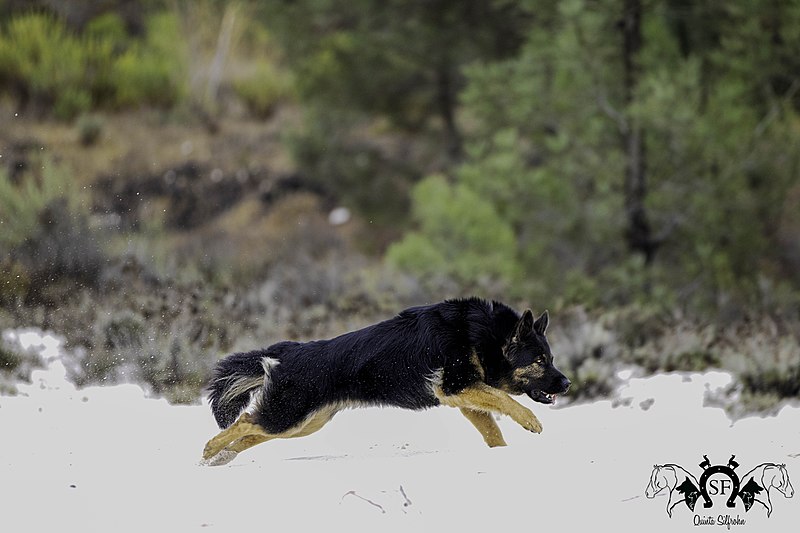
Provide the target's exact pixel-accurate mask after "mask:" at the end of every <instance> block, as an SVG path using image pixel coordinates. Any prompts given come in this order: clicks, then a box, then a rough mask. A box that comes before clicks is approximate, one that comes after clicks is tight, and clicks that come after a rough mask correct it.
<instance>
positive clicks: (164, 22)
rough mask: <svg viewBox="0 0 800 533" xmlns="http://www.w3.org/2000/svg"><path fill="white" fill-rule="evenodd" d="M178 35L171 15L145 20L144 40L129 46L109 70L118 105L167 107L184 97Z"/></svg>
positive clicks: (178, 30)
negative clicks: (146, 21) (113, 82)
mask: <svg viewBox="0 0 800 533" xmlns="http://www.w3.org/2000/svg"><path fill="white" fill-rule="evenodd" d="M178 35H180V25H179V23H178V19H177V18H176V17H175V16H174V15H172V14H168V13H162V14H158V15H153V16H152V17H151V18H150V19H149V20H148V23H147V35H146V38H145V40H144V41H143V42H136V43H134V44H133V45H132V46H130V47H129V48H128V49H127V50H126V51H125V52H124V53H123V54H122V55H120V57H119V58H118V59H117V60H116V61H115V63H114V65H113V67H112V75H113V78H114V80H115V84H116V94H115V103H116V104H117V105H119V106H123V107H124V106H130V105H138V104H149V105H154V106H161V107H169V106H172V105H174V104H176V103H177V102H178V101H179V100H180V99H181V98H182V97H183V95H184V93H185V91H186V87H185V85H184V80H185V59H184V57H183V54H184V53H185V52H184V50H183V47H182V45H181V44H176V37H177V36H178Z"/></svg>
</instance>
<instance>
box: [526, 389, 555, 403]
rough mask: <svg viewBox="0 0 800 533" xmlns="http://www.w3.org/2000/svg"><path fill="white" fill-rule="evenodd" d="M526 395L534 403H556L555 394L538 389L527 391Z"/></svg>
mask: <svg viewBox="0 0 800 533" xmlns="http://www.w3.org/2000/svg"><path fill="white" fill-rule="evenodd" d="M527 394H528V396H529V397H530V399H531V400H533V401H534V402H539V403H544V404H551V403H556V394H551V393H547V392H544V391H541V390H539V389H533V390H529V391H528V392H527Z"/></svg>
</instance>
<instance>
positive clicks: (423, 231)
mask: <svg viewBox="0 0 800 533" xmlns="http://www.w3.org/2000/svg"><path fill="white" fill-rule="evenodd" d="M412 199H413V217H414V220H415V221H416V222H417V223H418V224H419V228H420V229H419V231H417V232H411V233H409V234H408V235H406V237H405V238H404V239H403V240H401V241H399V242H397V243H395V244H393V245H392V246H391V247H390V248H389V250H388V251H387V254H386V259H387V260H388V261H389V263H391V264H393V265H395V266H397V267H399V268H401V269H404V270H408V271H410V272H412V273H415V274H418V275H420V276H435V275H441V274H444V275H447V276H451V277H454V278H456V279H457V280H459V281H461V282H462V283H466V284H475V283H479V284H485V283H487V282H501V283H502V282H512V281H514V280H515V279H516V278H517V276H518V273H519V270H518V264H517V254H516V240H515V237H514V233H513V231H512V229H511V227H510V226H509V225H508V224H507V223H505V222H504V221H503V220H502V218H501V217H500V216H499V215H498V213H497V212H496V211H495V209H494V207H493V206H492V205H491V203H489V202H487V201H486V200H485V199H484V198H482V197H480V196H478V195H477V194H475V193H474V192H473V191H472V190H471V189H470V188H468V187H467V186H465V185H461V184H456V185H450V184H448V183H447V181H445V179H444V178H443V177H442V176H431V177H429V178H426V179H425V180H423V181H421V182H420V183H418V184H417V185H416V186H415V187H414V190H413V191H412Z"/></svg>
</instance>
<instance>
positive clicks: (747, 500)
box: [739, 463, 794, 516]
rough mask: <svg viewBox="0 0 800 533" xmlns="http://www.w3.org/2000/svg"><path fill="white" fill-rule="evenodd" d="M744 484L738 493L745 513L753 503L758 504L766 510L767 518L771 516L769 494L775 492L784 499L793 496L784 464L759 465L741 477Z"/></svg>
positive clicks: (792, 488) (792, 489)
mask: <svg viewBox="0 0 800 533" xmlns="http://www.w3.org/2000/svg"><path fill="white" fill-rule="evenodd" d="M742 479H743V480H746V481H745V484H744V485H743V486H742V490H741V491H739V492H740V494H739V497H740V498H741V499H742V503H744V509H745V511H749V510H750V508H751V507H752V506H753V504H754V503H756V502H758V503H760V504H761V505H763V506H764V508H765V509H766V510H767V516H770V515H771V514H772V499H771V497H770V494H771V493H772V492H773V489H775V491H777V492H780V493H781V494H783V496H784V497H785V498H791V497H792V496H794V487H792V483H791V481H789V473H788V472H787V471H786V465H785V464H776V463H761V464H760V465H758V466H757V467H755V468H754V469H752V470H751V471H749V472H748V473H747V474H745V475H744V476H743V477H742Z"/></svg>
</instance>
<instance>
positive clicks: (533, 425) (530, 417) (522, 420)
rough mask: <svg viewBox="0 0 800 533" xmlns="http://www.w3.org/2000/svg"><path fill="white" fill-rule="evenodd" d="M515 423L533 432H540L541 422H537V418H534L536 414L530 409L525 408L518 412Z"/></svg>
mask: <svg viewBox="0 0 800 533" xmlns="http://www.w3.org/2000/svg"><path fill="white" fill-rule="evenodd" d="M517 423H518V424H519V425H520V426H522V427H524V428H525V429H527V430H528V431H532V432H533V433H541V432H542V423H541V422H539V419H538V418H536V415H535V414H533V411H531V410H530V409H527V408H525V410H524V411H522V412H521V413H520V415H519V418H518V420H517Z"/></svg>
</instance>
